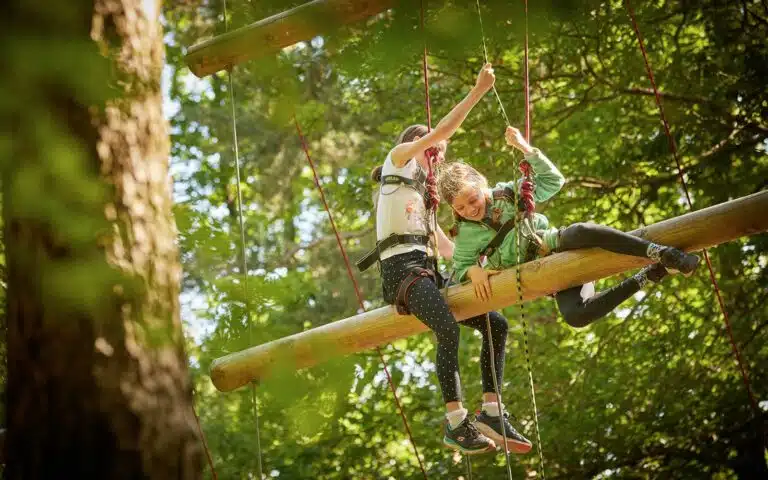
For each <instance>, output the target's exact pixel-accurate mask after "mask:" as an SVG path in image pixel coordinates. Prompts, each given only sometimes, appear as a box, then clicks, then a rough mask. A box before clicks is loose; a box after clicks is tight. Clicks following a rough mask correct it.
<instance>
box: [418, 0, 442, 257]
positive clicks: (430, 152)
mask: <svg viewBox="0 0 768 480" xmlns="http://www.w3.org/2000/svg"><path fill="white" fill-rule="evenodd" d="M420 5H421V9H420V20H421V34H422V38H423V41H424V52H423V55H422V61H421V65H422V69H423V73H424V101H425V104H426V110H427V132H431V131H432V107H431V102H430V101H429V73H428V69H427V33H426V30H425V28H424V22H425V20H424V16H425V15H424V0H421V3H420ZM424 155H425V156H426V158H427V182H426V183H427V191H428V192H429V203H428V205H427V209H428V215H429V216H430V218H429V219H428V220H427V222H428V223H429V228H430V229H431V230H432V235H431V237H432V241H433V242H434V245H435V251H434V255H435V270H437V266H438V255H439V248H438V245H439V244H438V241H439V240H438V237H437V206H438V204H439V203H440V200H439V197H438V194H437V181H436V179H435V172H434V170H433V167H434V164H435V163H436V162H437V150H436V149H435V148H434V147H430V148H428V149H427V151H426V152H424Z"/></svg>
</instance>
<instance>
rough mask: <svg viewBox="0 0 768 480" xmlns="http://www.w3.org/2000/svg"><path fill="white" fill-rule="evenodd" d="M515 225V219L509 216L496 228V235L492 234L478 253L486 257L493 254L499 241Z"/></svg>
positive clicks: (502, 239)
mask: <svg viewBox="0 0 768 480" xmlns="http://www.w3.org/2000/svg"><path fill="white" fill-rule="evenodd" d="M515 225H517V219H514V218H510V219H509V220H507V221H506V222H504V224H503V225H502V226H501V228H499V229H498V230H496V235H494V237H493V238H492V239H491V241H490V242H488V245H486V246H485V248H484V249H483V250H482V251H481V252H480V255H484V256H486V257H490V256H491V255H493V254H494V252H495V251H496V249H497V248H499V245H501V242H503V241H504V239H505V238H506V237H507V234H509V232H511V231H512V229H513V228H515Z"/></svg>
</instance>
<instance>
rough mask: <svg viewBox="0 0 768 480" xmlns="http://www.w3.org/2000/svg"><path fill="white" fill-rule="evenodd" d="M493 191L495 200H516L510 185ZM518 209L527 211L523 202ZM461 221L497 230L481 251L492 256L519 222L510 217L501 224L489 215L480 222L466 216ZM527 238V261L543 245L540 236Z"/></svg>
mask: <svg viewBox="0 0 768 480" xmlns="http://www.w3.org/2000/svg"><path fill="white" fill-rule="evenodd" d="M492 193H493V199H494V200H506V201H508V202H514V201H515V194H514V191H513V190H512V188H510V187H505V188H501V189H498V190H493V192H492ZM517 209H518V211H520V212H523V211H525V208H524V205H523V204H522V203H521V202H518V204H517ZM459 221H461V222H467V223H476V224H482V225H485V226H486V227H489V228H491V229H492V230H493V231H495V232H496V235H494V237H493V238H492V239H491V241H490V242H488V244H487V245H486V246H485V247H484V248H483V249H482V250H481V251H480V255H481V256H485V257H490V256H491V255H493V254H494V253H495V252H496V249H497V248H499V246H500V245H501V243H502V242H503V241H504V239H505V238H506V237H507V235H509V233H510V232H511V231H512V229H513V228H515V226H517V224H518V221H517V218H510V219H509V220H507V221H506V222H504V223H503V224H501V223H499V222H497V221H494V220H493V219H492V218H489V217H488V216H485V217H483V219H482V220H480V221H479V222H478V221H475V220H467V219H465V218H460V219H459ZM526 238H528V248H527V249H526V252H525V255H524V259H525V261H526V262H528V261H531V260H533V259H534V258H536V255H537V254H538V251H539V247H540V246H541V245H540V241H539V239H538V238H531V237H530V235H526Z"/></svg>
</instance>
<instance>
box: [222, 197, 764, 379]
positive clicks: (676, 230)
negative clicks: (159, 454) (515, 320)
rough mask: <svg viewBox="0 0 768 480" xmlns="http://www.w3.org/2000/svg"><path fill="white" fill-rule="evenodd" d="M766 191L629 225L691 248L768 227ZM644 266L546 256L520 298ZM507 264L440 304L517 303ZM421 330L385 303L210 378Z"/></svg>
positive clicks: (225, 365) (254, 353)
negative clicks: (486, 294) (479, 291)
mask: <svg viewBox="0 0 768 480" xmlns="http://www.w3.org/2000/svg"><path fill="white" fill-rule="evenodd" d="M766 212H768V190H764V191H761V192H758V193H755V194H753V195H750V196H747V197H742V198H738V199H735V200H731V201H729V202H725V203H721V204H719V205H715V206H712V207H709V208H704V209H702V210H698V211H695V212H691V213H688V214H685V215H682V216H680V217H676V218H671V219H668V220H665V221H663V222H659V223H656V224H653V225H650V226H648V227H645V228H641V229H638V230H634V231H632V232H630V233H632V234H633V235H637V236H640V237H643V238H647V239H648V240H651V241H654V242H657V243H661V244H665V245H673V246H676V247H678V248H683V249H685V250H686V251H696V250H701V249H704V248H708V247H711V246H714V245H719V244H721V243H725V242H728V241H732V240H735V239H737V238H739V237H742V236H748V235H753V234H756V233H759V232H764V231H766V230H768V214H767V213H766ZM648 263H650V261H649V260H648V259H644V258H639V257H631V256H627V255H619V254H615V253H611V252H607V251H604V250H600V249H588V250H579V251H572V252H565V253H559V254H555V255H550V256H548V257H544V258H541V259H538V260H534V261H532V262H528V263H526V264H523V265H521V266H520V267H519V268H521V269H522V271H521V275H522V283H523V299H524V300H533V299H536V298H539V297H542V296H545V295H549V294H551V293H554V292H558V291H560V290H564V289H566V288H569V287H573V286H576V285H581V284H584V283H587V282H591V281H595V280H598V279H600V278H604V277H608V276H611V275H615V274H617V273H620V272H624V271H626V270H630V269H633V268H637V267H641V266H643V265H647V264H648ZM515 278H516V277H515V269H514V268H511V269H508V270H504V271H503V272H502V273H500V274H498V275H496V276H494V277H492V288H493V292H494V296H493V298H492V299H491V300H490V301H488V302H482V301H479V300H477V299H475V295H474V292H473V289H472V287H471V285H469V284H462V285H457V286H453V287H450V288H449V289H448V295H447V297H448V304H449V305H450V307H451V310H452V311H453V313H454V315H455V316H456V319H457V320H459V321H461V320H465V319H467V318H470V317H473V316H476V315H480V314H483V313H485V312H488V311H490V310H500V309H502V308H505V307H508V306H510V305H513V304H516V303H518V299H519V297H518V294H517V285H516V280H515ZM425 330H427V327H426V326H424V324H422V323H421V322H419V321H418V320H417V319H416V318H415V317H413V316H410V315H407V316H402V315H398V314H397V313H396V312H395V310H394V308H393V307H391V306H386V307H381V308H378V309H376V310H371V311H369V312H365V313H362V314H359V315H355V316H353V317H349V318H345V319H343V320H339V321H336V322H332V323H329V324H327V325H323V326H321V327H317V328H313V329H311V330H307V331H305V332H301V333H297V334H295V335H291V336H289V337H285V338H281V339H279V340H275V341H272V342H269V343H265V344H263V345H259V346H255V347H251V348H249V349H247V350H243V351H241V352H236V353H232V354H230V355H227V356H225V357H221V358H218V359H216V360H215V361H214V362H213V364H212V365H211V380H212V381H213V384H214V385H215V386H216V388H218V389H219V390H220V391H230V390H234V389H236V388H238V387H241V386H243V385H246V384H247V383H248V382H251V381H258V380H259V379H262V378H265V377H267V376H269V375H270V374H271V373H272V372H273V371H274V370H275V369H277V368H279V369H281V370H295V369H300V368H306V367H311V366H314V365H317V364H319V363H321V362H323V361H325V360H327V359H329V358H331V357H335V356H338V355H347V354H351V353H356V352H360V351H363V350H366V349H369V348H372V347H375V346H378V345H383V344H386V343H389V342H392V341H394V340H397V339H399V338H403V337H407V336H410V335H414V334H417V333H420V332H424V331H425Z"/></svg>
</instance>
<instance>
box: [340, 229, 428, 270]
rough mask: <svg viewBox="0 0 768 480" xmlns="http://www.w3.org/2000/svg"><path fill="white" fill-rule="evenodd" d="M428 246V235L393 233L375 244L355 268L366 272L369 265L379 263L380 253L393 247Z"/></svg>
mask: <svg viewBox="0 0 768 480" xmlns="http://www.w3.org/2000/svg"><path fill="white" fill-rule="evenodd" d="M427 244H429V236H428V235H415V234H404V235H398V234H396V233H393V234H392V235H390V236H388V237H387V238H385V239H384V240H381V241H380V242H376V246H375V247H373V249H372V250H371V251H370V252H368V253H366V254H365V256H364V257H363V258H361V259H360V260H358V261H357V262H356V263H355V265H357V268H358V269H359V270H360V271H361V272H364V271H366V270H368V269H369V268H370V267H371V265H373V264H374V263H375V262H377V261H379V258H380V256H381V252H383V251H384V250H386V249H388V248H392V247H394V246H395V245H427Z"/></svg>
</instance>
